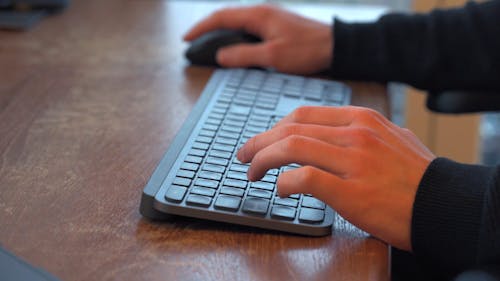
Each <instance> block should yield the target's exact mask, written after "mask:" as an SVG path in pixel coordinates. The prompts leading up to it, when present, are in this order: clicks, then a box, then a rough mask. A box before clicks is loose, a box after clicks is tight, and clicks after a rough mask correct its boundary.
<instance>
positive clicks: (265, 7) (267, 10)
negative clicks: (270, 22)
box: [255, 4, 276, 18]
mask: <svg viewBox="0 0 500 281" xmlns="http://www.w3.org/2000/svg"><path fill="white" fill-rule="evenodd" d="M274 10H276V7H274V6H273V5H271V4H260V5H257V6H255V12H256V13H257V15H259V16H260V17H261V18H267V17H269V15H270V14H272V13H273V12H274Z"/></svg>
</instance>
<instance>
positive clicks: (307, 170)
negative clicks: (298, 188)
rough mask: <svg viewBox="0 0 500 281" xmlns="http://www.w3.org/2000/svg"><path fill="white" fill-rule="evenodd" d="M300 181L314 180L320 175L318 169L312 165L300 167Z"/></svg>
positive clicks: (308, 181)
mask: <svg viewBox="0 0 500 281" xmlns="http://www.w3.org/2000/svg"><path fill="white" fill-rule="evenodd" d="M299 175H300V176H299V179H298V180H299V182H300V183H301V184H306V183H310V182H312V181H314V179H316V178H317V177H318V171H317V170H316V169H315V168H313V167H311V166H304V167H302V168H300V174H299Z"/></svg>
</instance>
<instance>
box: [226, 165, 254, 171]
mask: <svg viewBox="0 0 500 281" xmlns="http://www.w3.org/2000/svg"><path fill="white" fill-rule="evenodd" d="M248 168H250V166H248V165H241V164H233V165H231V167H229V170H232V171H237V172H243V173H246V172H248Z"/></svg>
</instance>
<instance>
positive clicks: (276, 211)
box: [271, 205, 297, 220]
mask: <svg viewBox="0 0 500 281" xmlns="http://www.w3.org/2000/svg"><path fill="white" fill-rule="evenodd" d="M296 212H297V211H296V210H295V208H292V207H286V206H279V205H277V206H273V208H272V210H271V217H273V218H275V219H282V220H294V219H295V213H296Z"/></svg>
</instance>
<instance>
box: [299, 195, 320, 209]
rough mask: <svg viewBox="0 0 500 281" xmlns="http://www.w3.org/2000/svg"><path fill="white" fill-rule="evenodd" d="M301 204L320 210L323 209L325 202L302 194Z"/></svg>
mask: <svg viewBox="0 0 500 281" xmlns="http://www.w3.org/2000/svg"><path fill="white" fill-rule="evenodd" d="M302 206H304V207H309V208H314V209H320V210H323V209H325V203H323V202H321V201H320V200H318V199H316V198H313V197H308V196H304V198H303V199H302Z"/></svg>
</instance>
